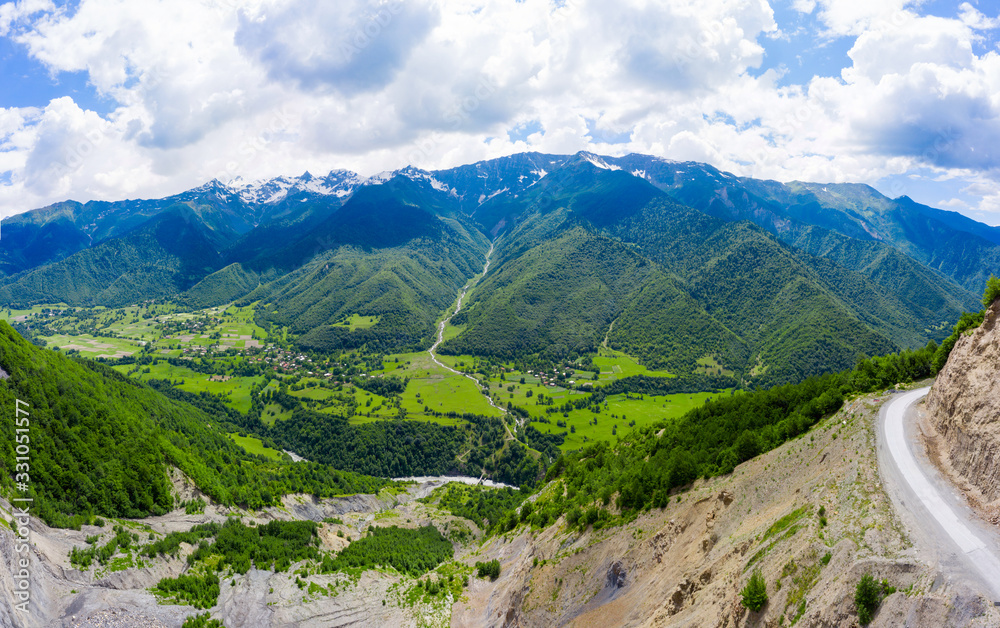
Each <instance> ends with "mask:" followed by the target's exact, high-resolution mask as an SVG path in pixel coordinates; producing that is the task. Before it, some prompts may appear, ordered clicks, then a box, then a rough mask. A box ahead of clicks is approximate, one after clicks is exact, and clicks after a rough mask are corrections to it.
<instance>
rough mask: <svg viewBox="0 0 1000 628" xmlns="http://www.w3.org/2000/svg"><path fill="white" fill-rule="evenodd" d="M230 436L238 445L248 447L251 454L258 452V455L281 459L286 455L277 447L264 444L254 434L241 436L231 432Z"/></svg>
mask: <svg viewBox="0 0 1000 628" xmlns="http://www.w3.org/2000/svg"><path fill="white" fill-rule="evenodd" d="M229 438H231V439H232V440H233V442H235V443H236V444H237V445H239V446H240V447H242V448H243V449H246V450H247V451H248V452H249V453H251V454H257V455H258V456H267V457H268V458H271V459H273V460H281V459H283V458H284V457H285V454H284V453H283V452H280V451H278V450H277V449H271V448H270V447H267V446H265V445H264V443H263V442H261V440H260V439H259V438H254V437H252V436H240V435H239V434H229Z"/></svg>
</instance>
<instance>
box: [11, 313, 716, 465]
mask: <svg viewBox="0 0 1000 628" xmlns="http://www.w3.org/2000/svg"><path fill="white" fill-rule="evenodd" d="M65 307H66V306H65V305H63V304H50V305H39V306H36V307H34V308H32V309H31V310H0V318H2V319H8V320H10V319H14V318H16V317H22V316H26V315H32V314H41V313H42V312H43V310H46V309H49V310H52V309H56V310H61V309H64V308H65ZM451 309H454V305H452V306H451ZM44 320H45V324H46V325H48V326H49V327H50V328H51V329H52V330H53V331H54V332H55V333H50V334H48V335H46V336H43V338H44V339H45V340H46V341H47V343H48V344H49V346H58V347H60V348H61V349H63V350H66V349H77V350H79V351H80V353H81V355H83V356H85V357H91V358H96V357H108V358H110V357H116V356H122V355H131V354H137V353H138V352H139V351H140V350H141V349H142V347H143V346H144V343H148V344H151V345H152V346H151V350H152V352H153V355H155V356H159V357H167V356H170V357H182V356H184V355H192V352H190V351H188V353H187V354H185V353H184V351H183V350H184V349H191V348H195V347H209V346H215V347H216V348H219V349H227V348H233V349H244V348H246V347H248V346H260V345H263V344H264V343H266V342H267V332H266V331H265V330H264V329H263V328H261V327H259V326H258V325H256V324H255V323H254V306H253V305H250V306H246V307H236V306H231V305H230V306H223V307H217V308H208V309H205V310H200V311H196V312H178V311H177V308H176V307H175V306H174V305H172V304H155V305H151V306H150V305H144V306H132V307H125V308H117V309H107V308H100V307H98V308H90V309H83V310H78V311H75V312H74V313H73V314H69V315H65V316H56V317H46V318H45V319H44ZM441 320H443V318H442V319H441ZM377 322H378V318H377V317H373V316H360V315H358V314H354V315H352V316H350V317H349V318H346V319H344V320H342V321H341V322H340V323H339V325H341V326H343V327H348V328H350V329H352V330H356V329H365V328H368V327H371V326H373V325H375V324H376V323H377ZM95 330H100V331H102V332H112V333H113V334H114V335H116V336H117V337H116V338H105V337H103V336H95V335H94V334H93V333H92V332H94V331H95ZM164 330H169V331H168V332H165V331H164ZM462 331H463V328H462V327H461V326H455V325H446V327H445V334H444V336H445V338H446V339H447V338H453V337H455V336H457V335H458V334H460V333H461V332H462ZM165 333H166V334H167V335H165ZM287 338H288V330H287V329H286V328H281V329H278V330H277V331H276V333H275V340H280V341H284V340H286V339H287ZM269 346H270V348H271V349H281V347H280V346H278V347H276V346H275V345H269ZM200 354H201V351H200V350H199V351H196V352H194V353H193V355H200ZM274 355H275V353H272V354H271V357H270V358H269V359H271V360H272V362H269V363H268V364H269V366H268V368H271V367H272V366H274V365H275V364H276V362H275V361H276V360H278V359H279V358H275V357H274ZM362 357H363V356H362ZM438 357H439V359H440V361H441V362H442V363H444V364H446V365H448V366H450V367H452V368H456V369H463V368H469V367H471V366H472V365H474V364H476V358H475V357H473V356H438ZM210 359H212V360H213V363H214V364H215V365H216V367H219V368H220V369H221V368H226V369H230V368H231V367H234V366H235V365H236V364H237V361H239V360H243V359H245V358H233V357H224V356H220V355H217V354H216V355H215V356H214V357H212V358H210ZM280 359H281V360H286V359H288V358H287V357H282V358H280ZM324 362H325V358H320V359H319V360H318V361H317V367H315V368H314V367H306V368H301V369H298V374H297V376H304V377H302V379H299V380H298V383H297V384H293V385H292V386H291V387H290V389H289V390H288V392H289V394H290V395H292V396H293V397H295V398H297V399H299V400H300V401H301V403H302V405H303V406H305V407H307V408H309V409H312V410H314V411H317V412H323V413H328V414H333V415H337V416H344V417H348V418H349V420H350V422H351V423H353V424H363V423H369V422H373V421H378V420H386V419H391V418H394V417H396V416H398V415H399V412H400V409H402V410H403V411H404V412H405V414H406V416H407V418H409V419H411V420H422V421H433V422H436V423H440V424H444V425H454V424H457V423H461V419H455V418H451V417H436V416H434V415H433V414H432V412H438V413H449V412H450V413H456V414H462V413H473V414H478V415H487V416H500V415H501V412H500V411H499V410H497V409H496V408H494V407H493V406H491V405H490V403H489V402H488V400H487V399H486V398H485V396H484V395H483V394H482V392H481V387H480V385H479V384H477V383H476V381H473V380H472V379H470V378H468V377H465V376H464V375H460V374H456V373H453V372H451V371H449V370H448V369H446V368H442V367H440V366H438V365H437V364H435V363H434V362H433V361H432V360H431V358H430V356H429V355H428V353H427V352H426V351H421V352H416V353H406V354H397V355H390V356H387V357H385V358H384V360H383V364H382V369H380V370H376V371H369V372H368V375H370V376H377V375H380V374H384V375H391V376H393V377H400V378H406V379H408V380H409V382H408V384H407V387H406V390H405V391H404V392H403V393H402V395H401V396H400V397H399V398H392V399H386V398H384V397H381V396H379V395H376V394H374V393H370V392H368V391H365V390H362V389H360V388H357V387H354V386H351V385H349V384H345V385H343V386H342V387H340V389H339V390H337V389H336V388H329V387H327V386H326V385H328V381H327V380H326V379H320V378H319V375H321V374H322V373H323V372H325V370H326V369H330V370H333V369H334V366H331V365H330V364H329V363H327V364H326V366H323V363H324ZM347 362H348V363H350V362H351V361H350V360H348V361H347ZM592 364H593V367H597V368H598V369H599V370H600V372H599V373H598V375H597V378H596V379H594V372H593V371H590V370H583V366H582V365H580V366H579V367H573V366H572V365H571V366H563V367H560V368H559V374H560V375H561V377H557V376H556V374H554V373H551V372H549V373H545V375H544V377H545V379H546V381H545V382H543V381H542V377H541V374H540V373H527V372H524V373H522V372H514V371H512V370H511V368H512V365H510V364H508V365H507V366H506V368H507V371H506V372H505V373H504V375H503V379H501V378H500V376H499V375H495V376H492V377H490V378H489V380H488V385H489V388H490V395H491V397H492V399H493V401H494V403H496V404H497V405H499V406H501V407H503V406H506V405H507V404H508V403H512V404H513V405H516V406H518V407H519V408H522V409H524V410H526V411H527V412H528V414H529V415H530V422H531V423H532V425H534V426H535V427H536V428H537V429H538V430H540V431H542V432H543V433H563V432H566V441H565V443H564V444H563V449H564V450H573V449H578V448H580V447H583V446H585V445H586V444H587V443H589V442H593V441H595V440H613V439H614V438H615V437H616V436H617V435H623V434H625V433H626V432H628V431H629V430H631V429H632V426H630V423H632V422H634V423H635V427H642V426H645V425H650V424H652V423H654V422H657V421H660V420H663V419H671V418H676V417H679V416H681V415H683V414H684V413H686V412H688V411H689V410H691V409H692V408H695V407H697V406H699V405H701V404H703V403H704V402H705V401H706V400H708V399H710V398H713V397H714V396H716V393H697V394H678V395H667V396H658V397H653V396H643V397H640V396H639V395H631V396H629V395H614V396H611V397H608V398H607V399H606V401H605V403H604V404H602V406H601V408H600V412H599V413H595V412H593V411H592V410H591V409H589V408H585V409H582V410H577V409H573V410H569V411H567V412H566V413H565V416H564V412H563V411H562V409H559V410H556V409H557V408H559V407H560V406H561V405H562V404H563V403H565V402H566V401H571V400H576V399H581V398H583V397H585V396H586V395H588V394H589V393H588V392H587V390H586V389H584V390H576V389H575V388H579V387H582V385H584V384H591V385H594V386H600V385H604V384H607V383H610V382H612V381H614V380H616V379H621V378H625V377H630V376H634V375H646V376H652V377H674V375H673V374H671V373H669V372H666V371H651V370H649V369H647V368H646V367H644V366H642V365H641V364H639V363H638V362H637V361H636V360H635V359H634V358H632V357H631V356H629V355H626V354H624V353H621V352H618V351H614V350H610V349H607V348H601V349H600V350H599V353H598V355H596V356H594V357H593V358H592ZM319 367H322V368H323V370H319ZM115 368H116V370H118V371H120V372H122V373H128V374H130V375H132V376H137V377H140V378H142V379H150V378H157V379H166V380H171V381H181V382H182V383H181V384H179V388H181V389H182V390H185V391H188V392H192V393H200V392H208V393H211V394H215V395H219V396H221V398H222V399H223V401H224V402H225V403H226V404H227V405H229V406H230V407H232V408H234V409H236V410H238V411H240V412H244V413H245V412H248V411H249V410H250V408H251V398H250V391H251V390H252V388H253V386H254V385H256V384H259V383H262V382H263V376H256V377H240V376H237V377H232V378H230V379H228V380H226V381H212V380H211V379H210V376H209V375H207V374H202V373H198V372H196V371H194V370H192V369H190V368H186V367H185V366H172V365H170V364H167V363H166V362H161V363H158V364H154V365H151V366H148V367H146V366H143V367H141V368H139V369H138V370H136V367H135V366H132V365H119V366H116V367H115ZM274 368H275V370H277V371H278V377H279V379H278V380H275V379H272V380H271V381H270V382H268V385H267V387H266V388H265V391H266V390H275V389H277V387H278V381H280V380H281V379H286V381H288V380H287V378H289V377H291V373H292V372H294V371H295V369H292V371H291V372H289V371H288V370H285V371H282V370H281V369H279V368H277V366H274ZM147 369H148V372H147ZM307 371H308V372H307ZM312 371H316V372H315V373H313V372H312ZM697 371H698V372H701V373H706V374H727V372H726V371H725V370H723V369H722V367H721V365H720V364H719V363H718V362H717V361H716V360H715V359H714V357H712V356H705V357H703V358H702V359H701V360H699V361H698V368H697ZM229 372H232V371H231V370H230V371H229ZM337 372H339V371H337ZM475 379H476V380H479V381H483V380H484V378H483V376H482V375H476V376H475ZM522 381H523V383H522ZM292 382H295V379H292V380H290V381H289V383H292ZM540 400H543V402H542V403H539V401H540ZM550 409H551V410H554V411H553V412H547V410H550ZM290 416H291V411H289V410H285V409H284V408H282V407H281V406H280V405H278V404H269V405H267V406H265V407H264V409H263V412H262V415H261V419H262V420H263V421H264V422H265V423H266V424H268V425H273V424H274V423H275V421H279V420H285V419H288V418H289V417H290ZM560 422H561V423H564V424H565V425H559V424H558V423H560ZM251 440H252V439H251ZM240 444H241V445H242V446H244V447H245V448H247V449H248V451H251V450H252V449H251V448H253V447H254V445H253V443H249V442H240ZM257 447H258V448H262V445H260V443H259V441H258V442H257ZM272 451H273V450H272ZM258 453H259V452H258Z"/></svg>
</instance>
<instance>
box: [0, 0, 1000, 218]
mask: <svg viewBox="0 0 1000 628" xmlns="http://www.w3.org/2000/svg"><path fill="white" fill-rule="evenodd" d="M234 5H235V6H234ZM915 6H916V5H914V4H913V3H909V2H906V1H905V0H870V1H866V2H841V1H837V2H833V1H832V0H797V1H796V3H795V4H794V8H795V9H796V10H798V11H800V12H803V13H814V14H815V16H816V19H818V20H819V21H820V23H821V24H822V26H821V28H823V29H824V30H823V33H824V35H826V36H830V37H839V36H851V37H855V38H856V39H855V41H854V46H853V48H852V49H851V51H850V59H851V63H852V65H851V67H849V68H846V69H845V70H844V72H843V73H842V75H841V76H839V77H816V78H814V79H813V80H812V81H810V82H809V83H808V84H806V85H789V86H779V85H780V83H781V80H782V72H783V71H782V70H780V69H779V70H768V71H766V72H763V73H759V71H758V70H757V69H756V68H758V67H759V65H760V63H761V60H762V58H763V55H764V48H765V47H766V46H767V45H768V42H770V41H772V39H771V38H772V37H778V36H780V33H781V31H780V30H779V28H778V25H777V24H776V23H775V19H774V14H773V12H772V10H771V7H770V6H769V5H768V3H767V2H765V1H764V0H711V1H699V0H667V1H662V0H623V2H619V3H607V2H603V1H601V0H565V1H560V2H556V0H524V1H523V2H510V1H509V0H447V1H446V0H413V1H411V2H405V3H403V2H401V1H399V2H397V1H395V0H349V1H345V2H343V3H341V2H337V3H333V2H322V1H321V0H248V1H247V2H238V1H237V0H183V1H181V2H177V1H167V0H81V2H80V5H79V7H78V8H77V9H76V11H75V12H73V13H72V14H70V13H67V12H64V11H61V10H57V9H54V8H53V7H52V6H51V5H48V4H46V3H44V2H31V3H29V2H22V3H19V4H17V5H12V4H4V5H0V28H5V27H6V28H8V29H9V30H10V33H11V35H10V36H11V37H12V38H14V39H15V40H16V41H17V42H19V43H20V44H21V45H23V46H25V49H26V50H27V51H28V52H29V54H30V55H31V56H33V57H34V58H35V59H37V60H39V61H41V62H42V63H44V64H45V65H46V66H47V67H48V68H49V69H50V70H51V72H53V74H55V75H56V76H58V74H59V73H60V72H69V71H82V72H86V73H87V76H88V78H89V81H90V83H91V84H92V85H93V87H94V89H95V90H96V91H97V92H98V94H99V95H100V96H101V97H103V98H105V99H107V100H108V101H109V102H110V103H112V106H111V111H110V113H107V114H104V115H98V114H97V113H95V112H92V111H85V110H84V109H82V108H81V107H80V106H79V105H78V103H77V102H74V101H73V100H71V99H70V98H60V99H56V100H53V101H52V102H51V103H39V107H38V108H34V109H30V108H29V109H6V110H4V109H0V177H2V176H3V173H4V172H8V173H10V174H9V175H8V177H7V178H9V179H11V180H12V182H11V183H9V184H0V213H10V212H11V211H23V210H25V209H29V208H31V207H36V206H39V205H42V204H44V203H49V202H53V201H57V200H62V199H64V198H66V197H73V198H77V199H80V200H87V199H90V198H107V199H118V198H123V197H127V196H128V197H134V196H159V195H165V194H169V193H174V192H178V191H181V190H183V189H186V188H190V187H193V186H195V185H198V184H200V183H203V182H204V181H206V180H208V179H210V178H213V177H219V178H223V179H226V178H232V177H234V176H236V175H243V176H245V177H248V178H256V177H263V176H273V175H277V174H295V173H299V172H302V171H304V170H310V171H312V172H323V171H325V170H328V169H331V168H334V167H346V168H351V169H355V170H358V171H360V172H362V173H372V172H376V171H380V170H385V169H389V168H397V167H402V166H404V165H407V164H410V163H412V164H414V165H417V166H420V167H424V168H436V167H448V166H453V165H456V164H459V163H468V162H472V161H476V160H479V159H486V158H491V157H496V156H500V155H504V154H509V153H512V152H518V151H524V150H539V151H545V152H555V153H566V152H574V151H577V150H582V149H589V150H594V151H596V152H608V153H624V152H644V153H653V154H659V155H663V156H666V157H670V158H674V159H696V160H701V161H708V162H710V163H712V164H713V165H715V166H717V167H720V168H723V169H726V170H730V171H733V172H736V173H737V174H742V175H749V176H760V177H768V178H776V179H784V180H789V179H801V180H818V181H867V182H875V181H877V180H879V179H881V178H883V177H886V176H887V175H891V174H902V173H906V172H908V171H909V170H910V169H911V168H914V167H916V166H918V165H921V164H923V165H928V166H931V167H933V168H936V169H937V170H938V171H940V172H951V171H952V170H955V169H957V170H958V171H961V172H962V173H968V176H979V175H978V174H977V173H982V172H985V171H992V170H991V169H995V168H996V164H997V162H998V156H997V155H996V154H995V149H994V148H993V147H994V146H998V145H1000V142H998V140H1000V122H998V121H1000V113H998V106H1000V96H997V95H998V94H1000V57H997V55H996V54H994V53H988V54H984V55H977V54H976V53H975V51H974V50H975V48H974V46H973V43H974V42H976V40H977V38H980V37H982V32H983V30H984V29H991V28H995V27H996V20H995V19H993V18H990V17H988V16H985V15H983V14H981V13H979V12H978V11H977V10H975V9H974V8H972V7H971V6H968V5H963V6H962V7H961V8H960V10H959V12H958V14H956V16H955V17H954V18H952V19H945V18H933V17H920V16H919V15H917V12H916V11H917V8H919V7H916V8H915ZM39 8H41V9H42V10H41V11H40V10H39ZM5 25H6V26H5ZM529 123H530V124H531V125H532V127H531V128H535V126H534V125H536V124H537V125H539V130H537V131H536V132H534V133H532V134H531V135H530V136H529V137H527V138H524V139H522V140H519V141H516V142H514V141H511V140H510V139H509V138H508V132H509V131H511V130H512V129H515V128H518V127H519V126H521V125H525V124H529ZM595 130H597V131H598V132H597V135H596V137H595V135H594V131H595ZM600 131H607V132H608V133H610V135H602V134H601V133H600ZM97 138H99V139H100V141H97ZM609 138H612V139H613V140H614V142H615V143H610V142H608V141H606V140H608V139H609ZM622 138H625V139H626V140H627V141H625V142H624V143H620V140H621V139H622ZM942 138H944V139H942ZM88 141H89V142H90V144H92V146H88V145H87V142H88ZM74 155H76V156H74ZM962 176H966V175H964V174H963V175H962ZM983 176H985V177H986V178H987V179H988V178H989V175H983ZM2 180H3V179H0V181H2Z"/></svg>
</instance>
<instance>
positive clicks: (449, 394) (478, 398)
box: [381, 351, 500, 425]
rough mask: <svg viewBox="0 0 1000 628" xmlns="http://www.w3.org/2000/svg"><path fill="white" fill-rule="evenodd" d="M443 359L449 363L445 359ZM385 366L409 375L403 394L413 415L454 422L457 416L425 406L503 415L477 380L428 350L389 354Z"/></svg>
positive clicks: (388, 369) (445, 409) (406, 376)
mask: <svg viewBox="0 0 1000 628" xmlns="http://www.w3.org/2000/svg"><path fill="white" fill-rule="evenodd" d="M396 358H399V363H398V364H397V363H396V362H395V361H394V360H395V359H396ZM439 358H440V356H439ZM467 359H469V360H471V358H467ZM441 361H442V362H444V363H445V364H448V361H446V360H444V359H442V360H441ZM456 361H457V360H456ZM384 366H386V367H388V368H386V369H384V370H383V371H381V372H383V373H392V375H393V376H395V377H403V378H409V380H410V382H409V384H407V386H406V391H405V392H404V393H403V395H402V406H403V409H404V410H406V412H407V414H408V415H410V416H411V417H413V418H421V419H425V420H430V421H435V422H438V423H443V424H446V425H452V424H454V420H453V419H449V418H447V417H435V416H432V415H428V414H426V413H425V412H424V406H427V407H428V408H430V409H431V410H432V411H434V412H458V413H464V412H471V413H473V414H480V415H484V416H500V412H499V411H498V410H497V409H496V408H494V407H493V406H491V405H490V404H489V402H488V401H487V400H486V398H485V397H484V396H483V394H482V393H481V392H480V389H479V386H477V385H476V383H475V382H473V381H472V380H470V379H469V378H467V377H465V376H463V375H457V374H455V373H452V372H451V371H449V370H447V369H443V368H441V367H440V366H438V365H437V364H435V363H434V362H433V360H431V357H430V355H429V354H428V353H427V352H426V351H423V352H420V353H404V354H400V355H393V356H389V361H387V362H386V363H385V364H384Z"/></svg>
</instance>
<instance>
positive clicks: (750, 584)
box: [740, 569, 767, 612]
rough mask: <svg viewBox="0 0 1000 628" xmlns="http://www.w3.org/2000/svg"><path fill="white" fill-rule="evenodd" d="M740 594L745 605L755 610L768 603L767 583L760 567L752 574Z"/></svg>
mask: <svg viewBox="0 0 1000 628" xmlns="http://www.w3.org/2000/svg"><path fill="white" fill-rule="evenodd" d="M740 595H741V596H742V602H743V606H745V607H747V608H749V609H750V610H752V611H754V612H756V611H759V610H760V609H762V608H763V607H764V605H765V604H767V583H766V582H764V576H763V574H761V573H760V569H755V570H754V572H753V573H752V574H750V580H748V581H747V584H746V586H745V587H743V590H742V591H740Z"/></svg>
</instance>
